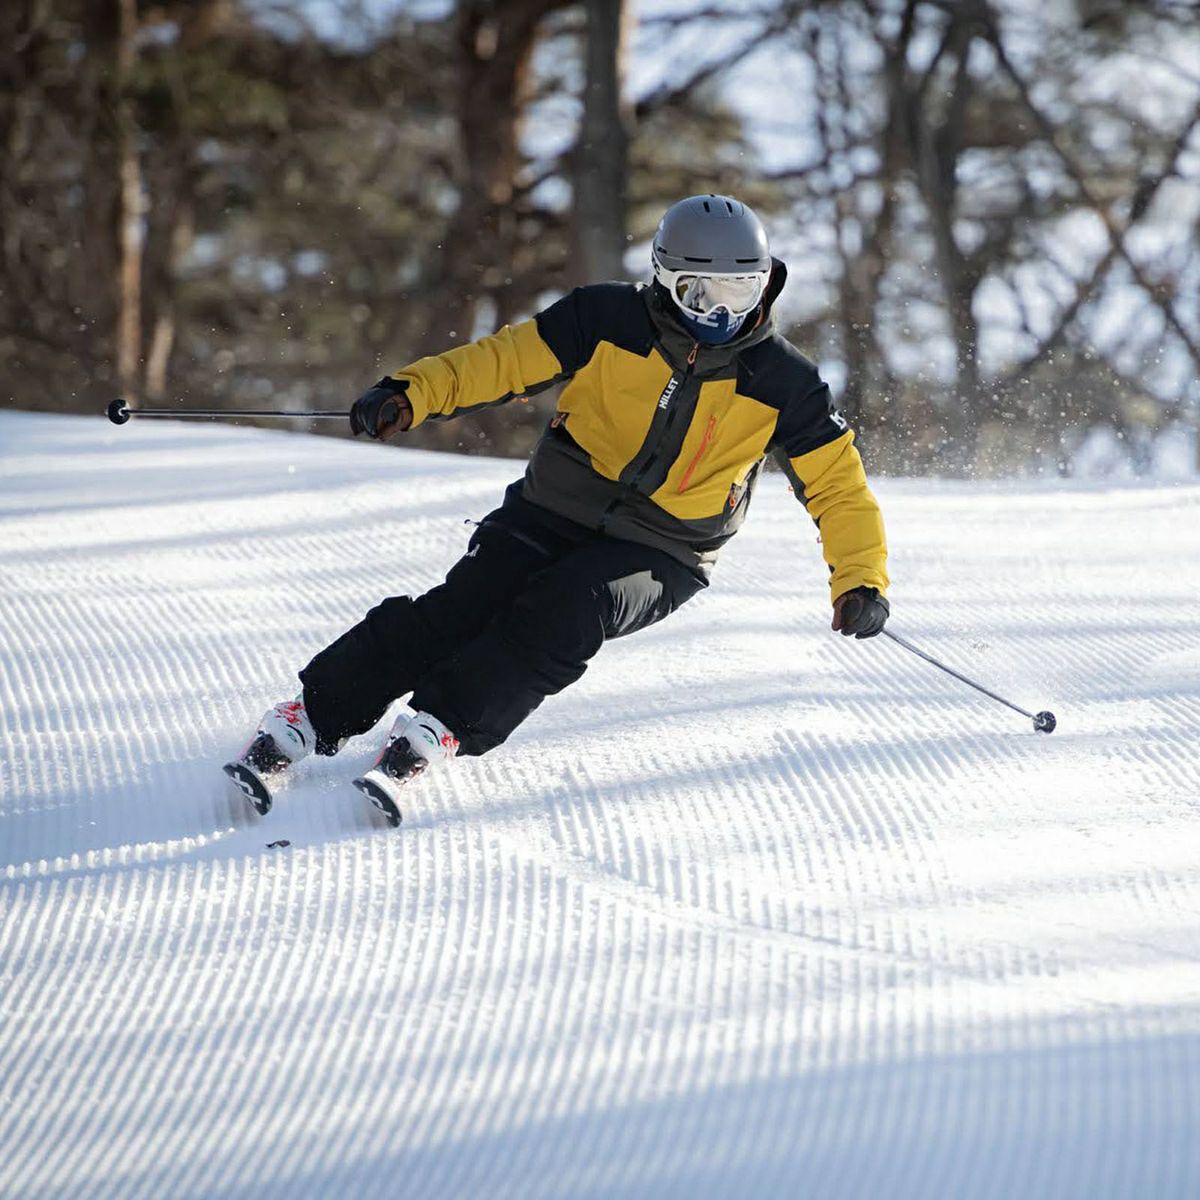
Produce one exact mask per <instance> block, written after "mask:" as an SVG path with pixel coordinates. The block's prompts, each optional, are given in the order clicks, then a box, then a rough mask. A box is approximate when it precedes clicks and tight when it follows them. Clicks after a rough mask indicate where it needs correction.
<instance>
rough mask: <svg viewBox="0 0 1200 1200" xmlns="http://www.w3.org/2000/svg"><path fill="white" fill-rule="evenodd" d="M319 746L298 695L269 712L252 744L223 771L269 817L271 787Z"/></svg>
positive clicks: (258, 810) (259, 811)
mask: <svg viewBox="0 0 1200 1200" xmlns="http://www.w3.org/2000/svg"><path fill="white" fill-rule="evenodd" d="M316 743H317V735H316V734H315V733H314V732H313V727H312V724H311V723H310V722H309V719H308V714H307V713H306V712H305V711H304V702H303V700H302V699H301V698H300V697H299V696H297V697H296V699H295V700H287V701H283V702H281V703H279V704H277V705H275V707H274V708H273V709H271V710H270V711H269V712H267V713H266V714H265V715H264V716H263V719H262V720H261V721H259V723H258V729H257V731H256V732H255V734H254V737H253V738H251V739H250V744H249V745H248V746H247V747H246V748H245V750H243V751H242V753H241V754H240V755H239V756H238V757H237V758H236V759H235V760H234V761H233V762H227V763H226V764H225V765H224V766H223V767H222V768H221V770H222V771H224V772H225V774H226V775H228V776H229V778H230V779H231V780H233V783H234V786H235V787H236V788H237V789H238V791H239V792H241V794H242V795H243V796H245V797H246V799H247V800H249V802H250V803H251V804H252V805H254V808H255V811H256V812H258V813H260V814H261V815H263V816H266V814H267V813H269V812H270V811H271V802H272V800H273V799H274V796H273V794H272V792H271V786H272V784H276V783H277V782H278V781H279V780H280V779H281V778H282V776H283V775H284V773H285V772H286V771H287V769H288V767H290V766H291V765H292V764H293V763H297V762H299V761H300V760H301V759H302V758H306V757H307V756H308V755H309V754H311V753H312V752H313V749H314V747H315V746H316Z"/></svg>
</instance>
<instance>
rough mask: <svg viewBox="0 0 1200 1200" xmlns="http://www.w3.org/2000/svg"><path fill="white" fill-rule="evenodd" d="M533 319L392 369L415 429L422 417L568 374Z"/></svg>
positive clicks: (526, 390) (457, 410)
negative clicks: (398, 368)
mask: <svg viewBox="0 0 1200 1200" xmlns="http://www.w3.org/2000/svg"><path fill="white" fill-rule="evenodd" d="M566 374H567V373H566V372H564V371H563V368H562V365H561V364H560V363H559V361H558V359H557V358H556V357H555V355H554V353H553V351H552V350H551V349H550V347H549V346H547V345H546V343H545V342H544V341H543V340H542V337H541V334H540V333H539V332H538V325H537V322H536V321H522V322H521V323H520V324H518V325H505V326H504V328H503V329H500V330H498V331H497V332H496V333H493V334H491V335H489V336H488V337H485V338H480V339H479V340H478V341H477V342H470V343H468V344H467V345H465V346H456V347H455V348H454V349H453V350H447V351H446V352H445V353H444V354H435V355H431V356H430V357H428V358H421V359H418V360H417V361H416V362H414V363H411V364H410V365H409V366H407V367H402V368H401V369H400V370H399V371H395V372H393V373H392V378H394V379H397V380H399V381H401V382H402V383H404V384H406V385H407V387H406V391H405V395H406V397H407V399H408V401H409V403H410V404H411V405H412V412H413V417H412V424H411V425H410V426H409V428H411V429H415V428H416V427H417V426H418V425H420V424H421V422H422V421H427V420H444V419H446V418H448V417H457V416H461V415H462V414H463V413H469V412H476V411H477V410H479V409H481V408H488V407H490V406H491V405H493V404H504V403H505V402H506V401H508V400H513V399H515V398H516V397H518V396H532V395H536V393H538V392H540V391H544V390H545V389H546V388H548V387H552V386H553V385H554V384H555V383H558V382H559V381H560V380H562V379H564V378H566Z"/></svg>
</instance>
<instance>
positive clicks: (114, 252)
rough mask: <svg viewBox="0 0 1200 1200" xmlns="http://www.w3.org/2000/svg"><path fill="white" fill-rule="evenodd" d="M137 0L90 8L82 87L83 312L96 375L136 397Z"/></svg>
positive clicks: (103, 386)
mask: <svg viewBox="0 0 1200 1200" xmlns="http://www.w3.org/2000/svg"><path fill="white" fill-rule="evenodd" d="M136 33H137V2H136V0H91V2H89V3H88V4H86V5H84V42H85V56H84V67H83V86H84V90H85V95H86V98H87V111H89V112H90V113H91V122H90V128H89V130H88V131H87V137H86V138H85V145H86V148H87V151H86V152H87V159H86V162H85V164H84V168H83V188H84V205H83V208H84V216H83V239H82V240H83V246H82V254H81V255H80V265H81V268H82V276H81V278H80V284H79V294H80V299H81V306H80V307H81V308H82V311H83V315H84V320H85V323H86V324H87V325H88V326H90V340H91V343H92V345H91V349H92V351H93V353H94V354H95V357H96V360H97V363H98V366H97V376H98V377H97V378H96V379H95V380H93V381H92V388H91V389H90V390H95V391H97V392H107V391H109V390H111V383H112V382H113V381H114V380H115V381H116V382H117V383H118V385H119V386H120V388H121V389H122V392H123V393H124V395H125V396H126V397H128V398H130V399H136V398H137V395H138V393H139V390H140V389H139V379H138V374H139V365H140V362H141V328H142V324H141V277H142V262H141V255H142V228H141V226H142V175H141V164H140V162H139V160H138V152H137V127H136V120H135V116H134V111H133V104H132V101H131V99H130V98H129V95H128V90H127V88H128V81H129V75H130V73H131V71H132V68H133V65H134V58H135V54H136V50H135V45H134V38H135V36H136Z"/></svg>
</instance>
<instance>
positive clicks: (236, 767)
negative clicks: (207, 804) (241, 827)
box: [221, 762, 271, 817]
mask: <svg viewBox="0 0 1200 1200" xmlns="http://www.w3.org/2000/svg"><path fill="white" fill-rule="evenodd" d="M221 770H222V771H224V772H225V774H226V775H228V776H229V778H230V780H231V781H232V782H233V786H234V787H235V788H237V790H238V793H239V794H240V795H241V796H242V798H243V799H244V800H246V801H248V802H249V804H250V807H251V808H253V809H254V811H255V812H256V813H258V815H259V816H260V817H265V816H266V815H267V813H269V812H270V811H271V793H270V792H269V791H268V790H267V786H266V784H265V783H263V781H262V780H261V779H259V777H258V776H257V775H255V773H254V772H253V771H251V770H250V768H249V767H247V766H246V764H245V763H240V762H227V763H226V764H225V765H224V766H223V767H222V768H221Z"/></svg>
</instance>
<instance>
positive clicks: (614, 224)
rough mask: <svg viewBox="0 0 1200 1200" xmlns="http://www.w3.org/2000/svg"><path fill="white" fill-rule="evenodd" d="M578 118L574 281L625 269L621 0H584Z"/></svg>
mask: <svg viewBox="0 0 1200 1200" xmlns="http://www.w3.org/2000/svg"><path fill="white" fill-rule="evenodd" d="M584 8H585V9H586V11H587V45H586V52H585V62H586V79H585V86H584V93H583V121H582V125H581V128H580V131H579V142H578V144H577V145H576V147H575V155H574V158H575V161H574V168H575V170H574V180H573V183H574V193H575V213H574V218H575V238H576V245H577V248H578V257H577V262H576V268H577V271H576V276H575V279H574V282H575V283H594V282H596V281H597V280H604V279H622V278H624V275H625V247H626V232H625V230H626V209H627V203H628V200H627V193H628V187H629V142H630V123H631V121H632V110H631V108H630V106H629V105H628V104H626V103H625V102H624V100H623V99H622V95H621V91H622V78H623V49H624V40H625V39H624V33H625V23H626V4H625V0H586V2H585V4H584Z"/></svg>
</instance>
